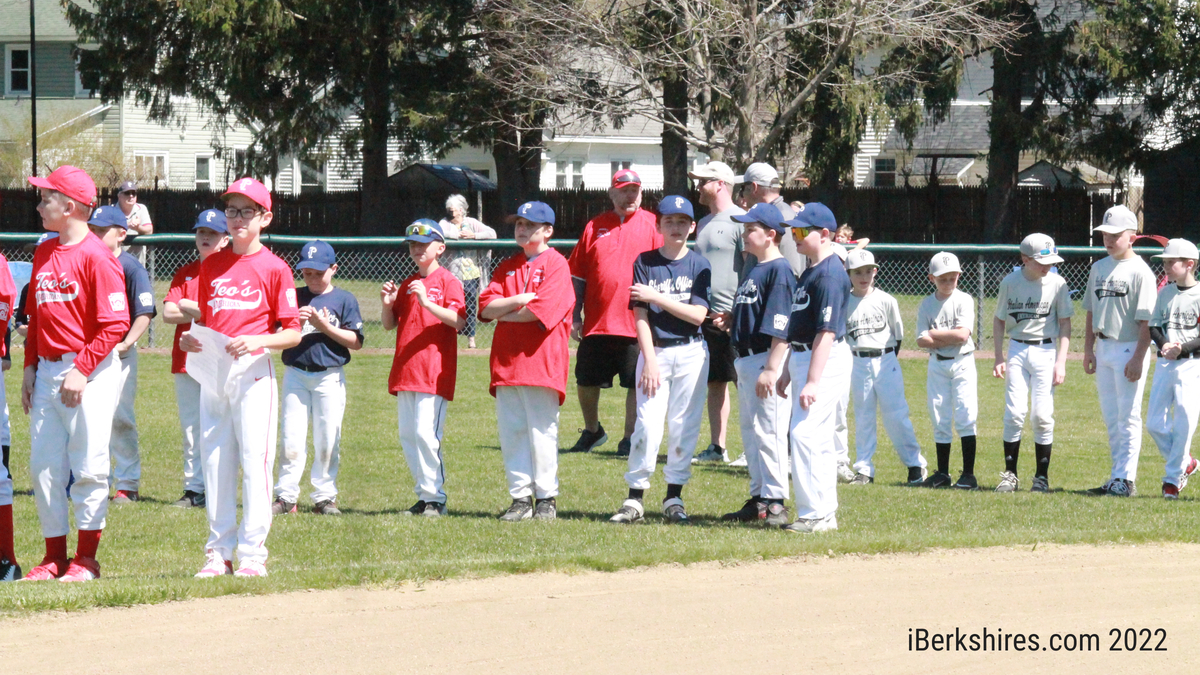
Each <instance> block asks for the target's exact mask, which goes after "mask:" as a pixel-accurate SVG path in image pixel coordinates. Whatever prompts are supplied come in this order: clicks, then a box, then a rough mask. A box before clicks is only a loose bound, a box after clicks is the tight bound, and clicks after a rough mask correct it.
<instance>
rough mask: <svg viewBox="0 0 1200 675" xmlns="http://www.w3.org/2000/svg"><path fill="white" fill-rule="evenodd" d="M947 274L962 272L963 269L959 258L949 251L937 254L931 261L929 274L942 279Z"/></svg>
mask: <svg viewBox="0 0 1200 675" xmlns="http://www.w3.org/2000/svg"><path fill="white" fill-rule="evenodd" d="M947 272H962V267H960V266H959V264H958V256H956V255H954V254H953V253H950V252H949V251H942V252H941V253H935V254H934V256H933V259H931V260H930V261H929V273H930V274H932V275H933V276H935V277H940V276H942V275H943V274H946V273H947Z"/></svg>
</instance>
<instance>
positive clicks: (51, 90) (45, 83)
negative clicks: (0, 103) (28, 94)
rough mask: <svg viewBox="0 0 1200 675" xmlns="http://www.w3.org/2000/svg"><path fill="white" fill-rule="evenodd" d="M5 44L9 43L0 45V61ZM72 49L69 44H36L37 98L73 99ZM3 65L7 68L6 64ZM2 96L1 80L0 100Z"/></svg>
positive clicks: (73, 69)
mask: <svg viewBox="0 0 1200 675" xmlns="http://www.w3.org/2000/svg"><path fill="white" fill-rule="evenodd" d="M7 44H10V43H0V59H3V58H4V54H5V53H6V51H7V50H6V46H7ZM11 44H26V43H23V42H16V43H11ZM72 48H73V45H72V44H71V43H69V42H39V43H37V55H36V57H35V58H36V60H35V62H34V65H35V66H36V68H37V93H38V98H75V58H74V57H73V56H72V55H71V50H72ZM3 65H4V66H6V67H7V62H5V63H4V64H3ZM2 75H3V74H0V76H2ZM3 96H4V90H3V79H0V98H2V97H3Z"/></svg>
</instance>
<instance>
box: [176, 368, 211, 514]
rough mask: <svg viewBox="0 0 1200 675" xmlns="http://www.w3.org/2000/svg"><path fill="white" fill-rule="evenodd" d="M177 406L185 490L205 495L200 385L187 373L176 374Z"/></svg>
mask: <svg viewBox="0 0 1200 675" xmlns="http://www.w3.org/2000/svg"><path fill="white" fill-rule="evenodd" d="M175 406H176V407H177V408H178V409H179V427H180V429H181V430H182V431H183V489H184V490H185V491H186V490H190V491H192V492H198V493H200V494H204V467H203V466H202V465H201V463H200V383H199V382H197V381H196V380H194V379H193V378H192V376H191V375H188V374H187V373H175Z"/></svg>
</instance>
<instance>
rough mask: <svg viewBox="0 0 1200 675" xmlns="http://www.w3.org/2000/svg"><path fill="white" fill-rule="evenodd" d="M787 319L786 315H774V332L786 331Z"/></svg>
mask: <svg viewBox="0 0 1200 675" xmlns="http://www.w3.org/2000/svg"><path fill="white" fill-rule="evenodd" d="M787 324H788V317H787V315H786V314H776V315H775V319H774V326H775V330H787V327H788V326H787Z"/></svg>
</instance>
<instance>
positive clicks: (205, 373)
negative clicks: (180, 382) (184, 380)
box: [187, 323, 233, 394]
mask: <svg viewBox="0 0 1200 675" xmlns="http://www.w3.org/2000/svg"><path fill="white" fill-rule="evenodd" d="M187 334H188V335H191V336H192V337H194V338H196V339H197V340H199V341H200V346H201V348H202V351H200V352H199V353H197V352H188V353H187V372H188V375H191V376H192V379H194V380H196V382H199V383H200V387H201V388H203V389H208V390H210V391H213V392H216V393H217V394H221V393H223V392H224V391H225V382H226V381H227V380H228V379H229V368H230V366H232V365H233V357H232V356H230V355H229V353H228V352H226V351H225V345H228V344H229V342H230V338H228V337H226V336H224V335H222V334H221V333H218V332H217V331H215V330H212V329H211V328H206V327H204V326H201V325H200V324H197V323H193V324H192V327H191V328H189V329H188V331H187Z"/></svg>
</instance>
